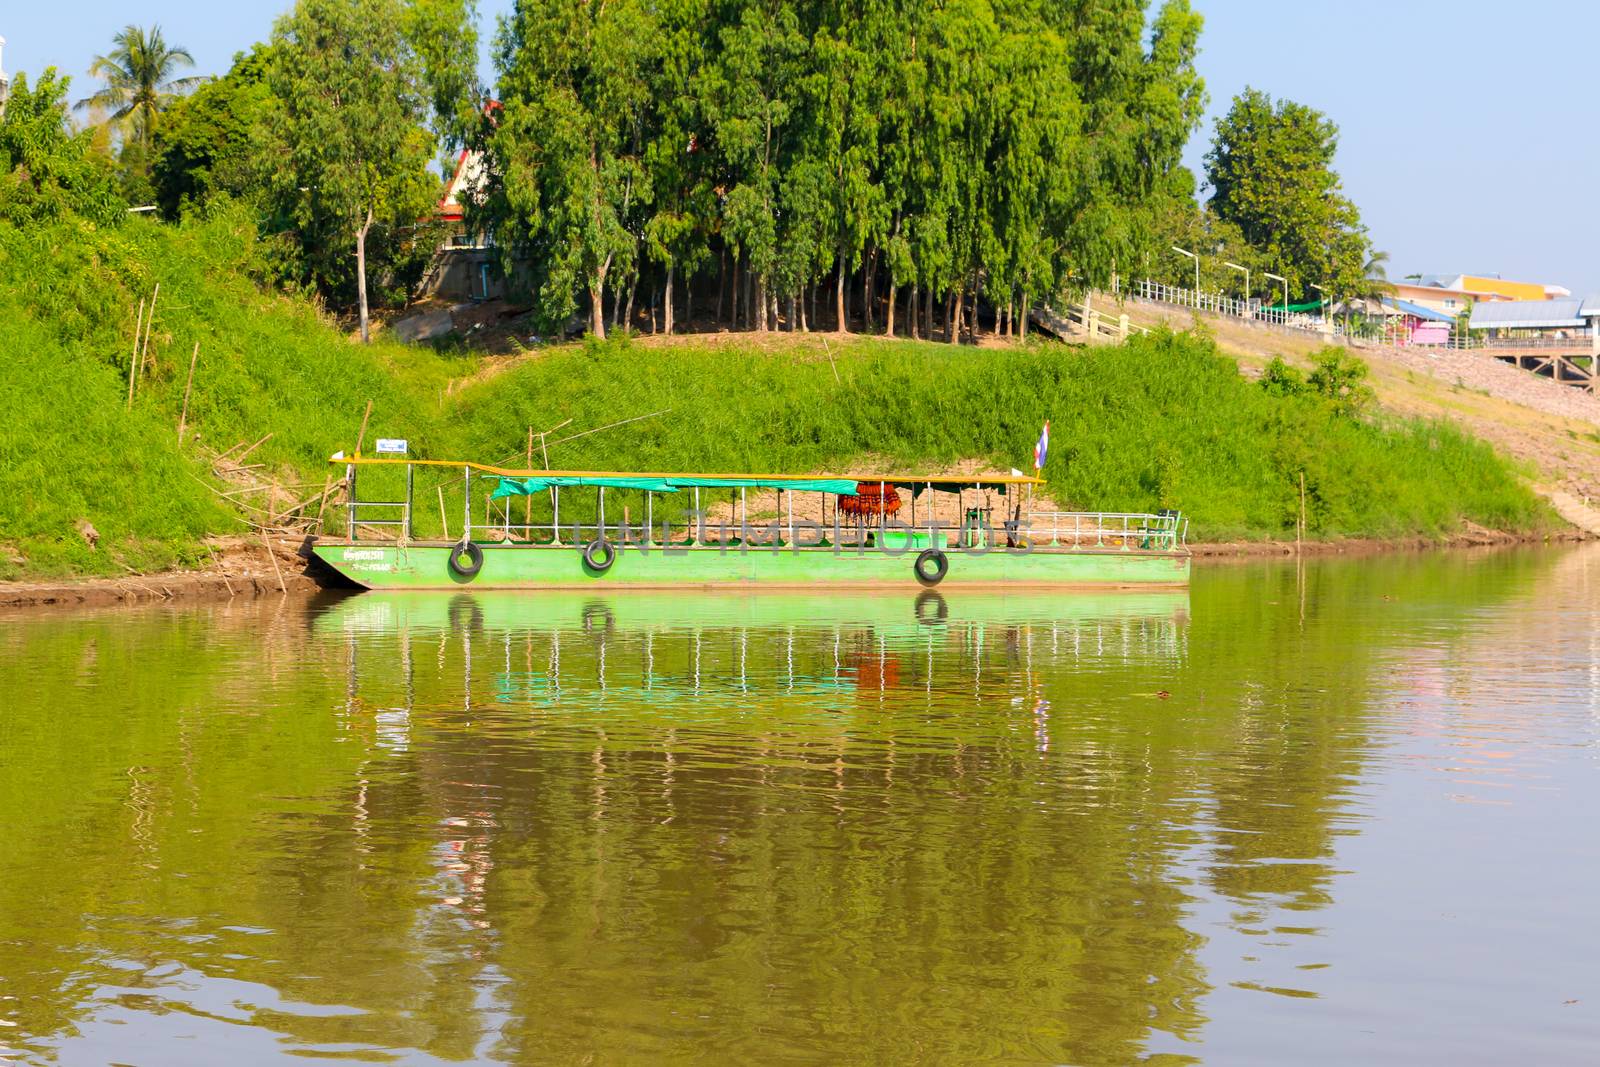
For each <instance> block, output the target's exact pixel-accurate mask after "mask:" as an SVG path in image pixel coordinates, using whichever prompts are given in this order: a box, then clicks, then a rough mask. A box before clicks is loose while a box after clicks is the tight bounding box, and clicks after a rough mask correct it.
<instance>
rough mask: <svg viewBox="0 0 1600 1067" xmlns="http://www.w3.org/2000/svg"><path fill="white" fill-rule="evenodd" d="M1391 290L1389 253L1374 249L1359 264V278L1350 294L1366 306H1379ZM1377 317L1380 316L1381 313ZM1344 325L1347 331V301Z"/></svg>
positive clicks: (1348, 317)
mask: <svg viewBox="0 0 1600 1067" xmlns="http://www.w3.org/2000/svg"><path fill="white" fill-rule="evenodd" d="M1393 292H1394V283H1393V282H1391V281H1390V280H1389V253H1387V252H1379V251H1377V250H1376V249H1374V250H1373V253H1372V255H1371V256H1370V257H1368V259H1367V261H1366V262H1365V263H1363V264H1362V265H1361V280H1360V281H1358V282H1357V283H1356V291H1355V292H1354V293H1353V294H1351V295H1352V296H1353V297H1354V298H1355V299H1357V300H1360V301H1361V302H1362V304H1363V305H1365V306H1366V307H1368V308H1370V307H1371V305H1373V304H1377V305H1378V306H1379V307H1380V308H1381V307H1382V306H1383V298H1384V297H1386V296H1389V295H1390V294H1392V293H1393ZM1379 317H1380V318H1381V317H1382V316H1381V313H1380V316H1379ZM1344 325H1345V331H1346V332H1349V329H1350V304H1349V302H1347V303H1346V304H1345V311H1344Z"/></svg>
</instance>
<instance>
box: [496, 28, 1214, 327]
mask: <svg viewBox="0 0 1600 1067" xmlns="http://www.w3.org/2000/svg"><path fill="white" fill-rule="evenodd" d="M1199 28H1200V19H1199V16H1198V15H1196V14H1195V13H1194V12H1193V11H1192V10H1191V9H1190V8H1189V5H1188V3H1187V0H1167V2H1166V3H1165V4H1164V5H1163V6H1162V7H1161V9H1160V11H1159V12H1158V13H1157V15H1156V17H1155V18H1154V20H1153V21H1151V22H1150V23H1149V24H1147V22H1146V19H1145V16H1144V4H1143V3H1140V2H1137V0H1119V2H1117V3H1115V4H1110V5H1108V4H1105V3H1101V2H1097V0H1072V2H1069V3H1064V4H1052V5H1045V4H1033V3H1021V4H1005V5H994V6H991V5H989V4H987V3H981V2H977V3H974V2H960V3H952V4H930V3H926V2H925V0H851V2H843V3H826V4H799V3H794V2H792V0H728V2H720V3H715V4H713V3H710V2H709V0H666V2H652V3H645V2H643V0H612V2H609V3H599V2H594V0H587V2H579V3H571V2H557V0H524V2H522V3H519V4H518V5H517V6H516V8H515V11H514V12H513V14H512V15H511V16H510V17H509V18H508V19H507V20H506V21H505V22H504V23H503V24H502V29H501V34H500V37H499V39H498V42H497V48H496V64H497V66H498V69H499V72H500V96H501V102H502V104H503V105H504V110H503V113H502V114H501V116H500V117H499V119H498V120H497V121H496V122H495V123H493V124H492V127H491V129H490V130H489V132H488V133H487V135H486V136H485V138H484V147H485V149H486V152H487V161H488V167H487V177H488V181H487V184H486V187H485V188H484V189H483V190H481V194H480V197H479V199H478V202H477V203H476V204H474V205H473V210H472V215H473V218H474V219H475V222H476V224H477V225H479V226H481V227H483V228H485V229H488V230H490V231H492V232H493V233H494V234H495V235H496V236H497V238H498V243H499V246H500V247H501V249H502V255H503V257H504V264H505V266H506V267H507V275H508V277H509V278H510V280H511V281H512V283H513V285H514V286H517V287H519V288H523V289H526V290H527V291H529V292H531V293H534V294H536V295H537V298H538V305H539V308H540V310H541V312H542V315H543V318H544V320H545V326H546V328H549V329H554V328H558V327H559V326H561V325H562V324H563V323H564V322H565V321H566V320H567V318H568V317H569V316H570V315H571V314H572V313H573V311H574V310H575V309H576V306H577V297H578V296H579V295H582V296H585V297H587V298H588V303H589V319H590V330H591V332H593V333H595V334H597V335H598V334H602V333H603V331H604V328H605V325H604V308H603V305H604V301H605V299H606V297H607V296H608V295H610V296H611V298H612V301H613V309H614V312H615V313H614V314H613V322H616V321H619V320H621V319H626V318H627V317H628V316H627V314H626V313H625V312H622V311H621V310H620V309H621V307H622V306H623V302H624V300H626V303H627V306H628V307H630V308H631V306H632V304H633V299H634V295H635V291H636V289H637V288H638V286H639V283H640V281H641V278H647V279H648V281H649V283H650V284H651V286H652V288H654V287H656V286H664V288H665V291H666V299H667V300H668V301H669V302H670V301H671V300H672V286H673V283H674V282H675V281H676V280H677V278H678V276H679V273H678V272H679V271H680V270H686V271H691V272H692V271H696V270H699V269H702V268H703V267H704V266H705V265H707V264H712V263H715V264H717V274H718V277H717V278H716V281H717V283H718V286H719V289H718V293H717V301H716V303H717V307H718V309H719V310H718V312H717V314H718V317H719V318H723V319H724V321H727V322H729V323H731V324H733V325H736V326H737V325H744V326H747V327H750V328H754V329H757V330H763V329H767V328H769V327H772V326H778V325H780V324H783V325H786V326H787V328H789V329H791V330H793V329H800V328H804V327H805V326H806V325H807V324H808V319H807V312H806V297H807V296H808V295H809V296H811V297H812V299H813V300H815V297H816V295H817V292H818V288H819V287H820V285H821V284H822V282H823V280H824V279H825V278H831V280H832V290H833V292H832V297H833V303H834V311H833V314H832V316H830V318H831V319H832V320H833V325H835V326H836V327H839V328H844V327H845V326H846V325H847V324H848V321H849V319H850V317H851V316H850V314H849V311H848V300H849V294H848V293H847V281H848V280H849V279H851V278H855V279H858V280H859V284H860V289H859V292H860V318H861V320H862V321H863V323H864V324H865V325H868V326H875V325H876V324H877V322H878V321H884V322H885V325H888V324H889V323H892V322H893V321H894V315H895V311H894V309H895V308H896V305H897V301H898V300H899V297H900V295H901V294H902V293H903V292H904V289H905V287H907V286H909V287H911V289H912V290H913V292H914V294H915V295H916V296H917V299H918V303H917V306H916V307H915V308H912V307H911V301H910V300H909V299H908V300H907V301H906V307H907V310H908V312H911V314H910V315H909V318H910V323H909V324H910V326H911V328H912V330H913V332H917V331H919V330H926V331H927V332H930V333H931V332H932V328H933V322H934V320H935V313H936V308H935V302H936V301H942V302H943V303H944V309H943V310H944V314H943V316H942V318H943V319H944V322H945V326H946V333H947V336H950V337H951V338H955V337H958V336H960V335H961V332H962V330H965V331H966V332H967V333H968V334H970V333H971V331H972V330H973V329H974V328H975V325H976V310H975V309H976V306H977V301H978V299H979V298H980V297H982V298H983V299H985V300H987V301H988V303H989V305H990V306H991V307H993V308H996V309H1000V308H1011V307H1013V306H1014V305H1015V304H1016V302H1017V301H1019V300H1028V301H1031V300H1033V299H1037V298H1038V297H1040V296H1045V295H1048V294H1051V293H1054V292H1056V291H1058V290H1059V289H1061V288H1062V287H1064V286H1073V287H1076V286H1083V285H1090V284H1103V283H1105V282H1106V281H1108V280H1109V279H1110V276H1111V274H1112V273H1113V272H1114V271H1115V269H1116V265H1117V264H1118V263H1119V262H1120V263H1123V264H1129V263H1132V262H1136V261H1137V260H1138V259H1139V258H1140V257H1141V256H1142V255H1143V254H1144V253H1146V252H1147V251H1148V250H1149V248H1150V246H1151V244H1152V242H1153V240H1154V235H1155V233H1156V229H1157V220H1158V218H1159V217H1160V215H1161V213H1162V211H1164V210H1165V209H1166V206H1167V205H1168V204H1169V203H1170V202H1171V200H1172V199H1173V198H1174V197H1177V196H1179V195H1181V193H1182V191H1183V190H1184V189H1185V188H1186V187H1189V188H1192V180H1191V179H1190V178H1189V177H1188V175H1187V172H1186V171H1184V170H1183V168H1182V167H1181V166H1180V165H1179V163H1178V160H1179V156H1180V154H1181V151H1182V148H1183V144H1184V141H1185V140H1186V139H1187V136H1188V134H1189V133H1190V132H1191V131H1192V130H1193V129H1194V127H1195V125H1196V123H1197V122H1198V120H1199V115H1200V110H1201V107H1202V105H1203V103H1204V91H1203V87H1202V85H1201V82H1200V79H1199V78H1198V76H1197V75H1196V74H1195V71H1194V65H1193V60H1194V55H1195V49H1196V47H1197V40H1198V34H1199ZM1146 42H1148V44H1147V43H1146ZM908 295H910V294H908ZM650 299H651V301H652V303H653V302H654V299H655V298H654V296H652V297H651V298H650ZM785 307H787V310H786V311H785ZM723 308H726V309H727V314H726V315H725V316H724V315H723V312H722V309H723ZM964 309H972V317H971V318H970V319H967V318H964V317H963V316H964V314H965V310H964ZM880 317H881V319H880ZM958 319H959V320H961V321H960V322H959V323H958V322H957V320H958Z"/></svg>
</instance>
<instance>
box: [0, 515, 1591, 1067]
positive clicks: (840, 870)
mask: <svg viewBox="0 0 1600 1067" xmlns="http://www.w3.org/2000/svg"><path fill="white" fill-rule="evenodd" d="M1597 547H1600V546H1597ZM1597 616H1600V552H1597V551H1596V550H1595V549H1593V548H1590V549H1578V550H1565V551H1519V552H1496V553H1490V554H1440V555H1428V556H1392V557H1381V558H1370V559H1360V560H1335V561H1310V562H1307V563H1306V564H1305V565H1304V566H1303V567H1300V568H1297V567H1296V566H1295V565H1294V564H1293V563H1285V562H1281V561H1273V562H1256V563H1232V564H1221V565H1208V566H1202V567H1197V568H1196V573H1195V580H1194V585H1193V588H1192V589H1191V590H1190V591H1188V592H1181V593H1171V592H1168V593H1155V592H1143V593H1137V594H1128V595H1092V596H1091V595H1062V594H1048V595H1047V594H1022V595H1017V594H1012V595H1007V596H1002V595H998V594H983V593H972V592H964V591H959V590H955V591H951V592H950V593H948V594H946V595H944V596H943V597H938V596H934V595H931V594H924V595H923V596H922V597H921V598H920V599H919V598H918V597H916V596H915V595H914V594H912V593H908V594H906V595H904V596H900V595H885V594H881V593H880V594H873V595H870V596H863V595H860V594H838V595H828V596H815V597H813V596H796V595H789V594H781V593H773V594H763V595H761V596H757V597H747V596H744V595H732V594H727V595H723V594H710V593H704V594H702V593H689V594H684V593H680V594H673V595H663V594H652V593H634V594H627V595H621V596H614V597H595V596H577V595H574V596H568V595H552V596H548V597H534V596H526V595H524V596H517V595H488V594H485V595H480V596H477V597H473V596H468V595H465V594H461V595H455V596H451V595H448V594H444V595H439V594H421V595H416V594H413V595H401V596H380V595H377V594H368V595H363V596H354V597H344V598H336V597H329V598H326V599H319V600H317V601H314V602H311V603H307V602H303V601H299V602H297V601H279V600H276V599H272V600H261V601H256V602H249V603H247V602H244V601H236V602H232V603H222V604H207V605H200V606H179V607H171V608H149V609H142V610H122V611H105V612H95V613H65V612H52V613H45V612H36V613H32V614H26V615H16V616H11V617H9V618H6V619H4V620H0V701H3V714H0V813H3V820H0V846H3V849H0V855H3V857H4V866H3V867H0V1050H3V1051H0V1059H7V1058H9V1059H15V1060H20V1061H23V1062H42V1063H62V1064H103V1063H119V1064H138V1065H157V1064H160V1065H173V1064H215V1063H220V1062H227V1063H230V1064H255V1063H270V1062H303V1060H304V1058H305V1057H312V1058H340V1059H347V1060H355V1061H363V1062H398V1063H407V1064H410V1063H428V1064H431V1063H459V1062H477V1061H483V1062H514V1063H547V1062H548V1063H566V1062H583V1063H629V1062H631V1063H670V1062H696V1063H700V1062H761V1063H823V1062H829V1063H833V1062H838V1063H847V1062H862V1063H913V1062H917V1063H921V1062H927V1063H980V1062H982V1063H990V1062H992V1063H1084V1064H1124V1063H1130V1062H1136V1061H1149V1062H1154V1063H1186V1062H1194V1061H1202V1062H1216V1063H1227V1064H1250V1063H1260V1064H1282V1063H1287V1062H1295V1063H1337V1064H1345V1063H1352V1062H1359V1061H1371V1060H1386V1061H1401V1060H1403V1061H1405V1062H1413V1063H1449V1064H1465V1063H1483V1064H1503V1063H1509V1062H1529V1063H1534V1062H1536V1063H1543V1064H1554V1063H1593V1062H1596V1061H1597V1060H1600V920H1597V918H1596V907H1595V900H1596V891H1597V888H1600V833H1597V832H1596V829H1595V811H1596V809H1597V804H1600V763H1597V758H1596V757H1597V755H1600V747H1597V742H1600V629H1597V624H1600V617H1597ZM291 1057H293V1058H294V1059H291Z"/></svg>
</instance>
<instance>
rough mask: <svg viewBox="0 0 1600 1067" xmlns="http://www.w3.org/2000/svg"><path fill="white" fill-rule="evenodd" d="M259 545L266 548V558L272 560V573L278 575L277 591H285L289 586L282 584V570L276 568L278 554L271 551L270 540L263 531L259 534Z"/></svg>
mask: <svg viewBox="0 0 1600 1067" xmlns="http://www.w3.org/2000/svg"><path fill="white" fill-rule="evenodd" d="M261 547H262V548H264V549H266V550H267V558H268V559H270V560H271V561H272V573H274V574H276V575H277V576H278V592H280V593H287V592H288V591H289V587H288V586H287V585H285V584H283V571H282V570H280V569H279V568H278V555H277V553H275V552H273V551H272V542H271V541H270V540H268V539H267V534H266V532H265V531H263V532H262V534H261Z"/></svg>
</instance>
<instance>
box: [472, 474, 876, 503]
mask: <svg viewBox="0 0 1600 1067" xmlns="http://www.w3.org/2000/svg"><path fill="white" fill-rule="evenodd" d="M585 486H587V487H589V488H604V489H642V490H644V491H645V492H650V493H676V492H677V491H678V490H680V489H797V490H799V491H800V492H810V493H834V494H836V495H838V496H855V495H856V483H855V482H853V481H851V480H850V479H848V478H785V479H782V480H774V479H770V478H639V477H609V476H604V475H551V476H548V477H540V476H538V475H535V476H534V477H531V478H505V477H502V478H501V479H500V484H499V485H498V486H496V487H495V491H494V493H493V496H492V499H494V500H502V499H504V498H506V497H511V496H532V495H534V494H535V493H542V492H544V491H545V490H546V489H551V488H557V489H567V488H582V487H585Z"/></svg>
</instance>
